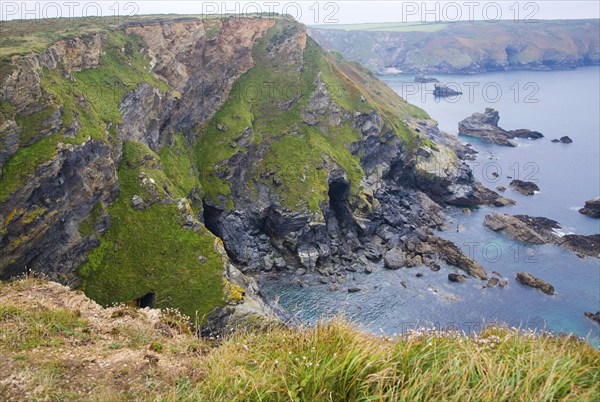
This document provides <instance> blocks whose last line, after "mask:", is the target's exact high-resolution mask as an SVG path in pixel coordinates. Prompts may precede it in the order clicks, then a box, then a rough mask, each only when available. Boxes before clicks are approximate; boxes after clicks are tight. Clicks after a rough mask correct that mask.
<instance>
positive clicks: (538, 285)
mask: <svg viewBox="0 0 600 402" xmlns="http://www.w3.org/2000/svg"><path fill="white" fill-rule="evenodd" d="M517 280H518V281H519V282H521V283H522V284H523V285H526V286H531V287H532V288H535V289H539V290H541V291H542V292H544V293H546V294H548V295H553V294H554V286H552V285H550V284H549V283H548V282H546V281H545V280H543V279H540V278H536V277H535V276H533V275H531V274H530V273H527V272H517Z"/></svg>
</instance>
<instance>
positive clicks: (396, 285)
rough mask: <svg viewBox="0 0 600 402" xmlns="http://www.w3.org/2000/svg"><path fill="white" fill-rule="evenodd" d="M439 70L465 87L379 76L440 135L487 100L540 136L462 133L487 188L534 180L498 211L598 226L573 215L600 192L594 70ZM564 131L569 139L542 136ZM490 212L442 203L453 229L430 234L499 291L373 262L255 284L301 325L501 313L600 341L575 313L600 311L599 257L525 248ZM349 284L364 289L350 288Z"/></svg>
mask: <svg viewBox="0 0 600 402" xmlns="http://www.w3.org/2000/svg"><path fill="white" fill-rule="evenodd" d="M435 77H436V78H438V79H440V81H443V82H449V83H453V84H452V85H455V86H458V88H459V89H461V90H462V91H463V93H464V94H463V96H461V97H460V99H458V98H454V99H442V100H436V99H434V98H433V95H432V92H433V84H421V85H416V84H413V83H411V82H410V81H412V78H413V77H412V76H395V77H384V80H385V81H386V82H387V84H388V85H390V87H392V88H393V89H394V90H395V91H396V92H398V93H399V94H400V95H402V96H403V97H404V98H405V99H407V101H409V102H411V103H413V104H415V105H417V106H420V107H422V108H423V109H425V110H426V111H427V112H428V113H429V114H430V116H431V117H432V118H434V119H436V120H437V121H438V122H439V126H440V129H442V130H444V131H446V132H448V133H451V134H456V133H457V124H458V122H459V121H460V120H462V119H464V118H465V117H467V116H469V115H471V114H472V113H474V112H483V110H484V109H485V108H486V107H493V108H495V109H497V110H499V112H500V122H499V125H500V127H502V128H504V129H507V130H512V129H518V128H527V129H531V130H536V131H540V132H542V133H543V134H544V136H545V138H543V139H539V140H524V139H517V140H516V142H517V144H518V147H517V148H509V147H501V146H498V145H494V144H487V143H483V142H481V141H478V140H477V139H474V138H469V137H461V140H462V141H463V142H470V143H471V144H472V145H473V147H474V148H475V149H477V150H478V151H479V154H478V156H477V159H476V161H474V162H470V164H471V167H472V169H473V172H474V174H475V176H476V177H477V178H478V180H480V181H481V182H482V183H483V184H484V185H486V186H487V187H489V188H491V189H494V188H495V187H496V186H500V185H502V186H506V187H508V183H510V181H511V180H512V178H515V179H517V178H518V179H521V180H528V181H536V182H537V184H538V186H539V187H540V192H538V193H536V194H535V195H534V196H531V197H525V196H522V195H521V194H519V193H517V192H515V191H512V190H510V189H508V190H506V192H505V193H504V195H505V196H507V197H508V198H512V199H514V200H515V201H516V202H517V205H515V206H513V207H506V208H502V209H499V211H500V212H505V213H509V214H527V215H532V216H544V217H547V218H550V219H554V220H556V221H558V223H559V224H560V225H561V226H562V231H563V232H564V233H578V234H593V233H600V221H599V220H594V219H591V218H588V217H586V216H584V215H581V214H580V213H579V212H578V209H579V208H580V207H581V206H582V205H583V203H584V201H585V200H587V199H590V198H593V197H596V196H598V195H600V121H599V115H598V110H599V109H600V95H599V94H598V91H597V89H598V88H599V87H600V68H598V67H588V68H581V69H578V70H573V71H554V72H529V71H524V72H501V73H489V74H478V75H468V76H465V75H446V76H435ZM470 88H471V89H470ZM484 88H486V89H485V90H484ZM498 88H499V89H500V92H501V95H500V96H498V95H497V94H498V93H499V92H498V91H497V90H498ZM494 91H496V92H494ZM564 135H568V136H569V137H571V138H572V139H573V141H574V142H573V143H572V144H556V143H552V142H551V141H550V140H551V139H553V138H560V137H562V136H564ZM492 172H496V173H498V175H499V177H498V178H496V177H494V176H493V175H492ZM508 176H510V178H509V177H508ZM494 210H498V209H495V208H480V209H478V210H473V211H472V213H471V214H469V215H465V214H463V213H462V211H461V209H459V208H448V209H447V210H446V212H447V214H448V216H449V218H450V220H451V224H450V225H449V226H450V228H451V229H450V230H447V231H444V232H440V233H438V234H439V235H440V236H442V237H444V238H447V239H449V240H452V241H454V242H455V243H456V244H457V245H459V246H460V247H461V248H462V249H463V250H464V251H465V252H467V253H469V254H470V255H471V256H472V257H473V258H474V259H475V260H477V261H478V262H479V263H481V265H482V266H483V267H484V268H485V269H486V270H487V271H488V273H491V272H492V271H497V272H498V273H499V274H500V275H502V277H504V278H506V279H508V282H509V285H508V286H507V287H506V288H504V289H501V288H493V289H482V285H483V284H484V283H483V282H481V281H479V280H476V279H472V278H470V279H468V280H467V282H465V283H462V284H454V283H449V282H448V280H447V274H448V273H449V272H454V271H457V270H456V269H455V268H453V267H449V266H445V265H443V266H442V270H440V271H439V272H431V271H430V270H429V269H428V268H426V267H421V268H403V269H400V270H398V271H389V270H386V269H384V268H383V267H382V266H381V265H375V266H374V267H373V269H374V272H373V273H372V274H370V275H366V274H364V273H349V275H348V279H347V281H346V282H345V283H343V284H340V285H339V290H337V291H331V290H328V287H329V285H328V284H327V285H325V284H321V283H319V281H318V279H319V277H318V276H310V275H309V276H305V277H304V278H303V280H304V281H305V282H307V283H308V284H309V286H307V287H301V286H299V285H298V284H296V283H294V281H293V279H294V275H293V274H285V275H283V276H282V275H281V274H278V275H263V276H261V277H260V278H259V280H260V283H261V289H262V291H263V294H264V295H265V296H266V297H267V298H268V299H270V300H277V301H278V302H279V304H280V305H281V306H283V307H284V308H286V309H287V310H288V311H289V312H290V313H291V314H293V315H294V316H295V317H296V318H298V319H299V320H301V321H303V322H307V323H314V322H316V321H317V320H318V319H319V318H321V317H324V316H332V315H340V314H341V315H345V316H347V317H348V318H350V319H351V320H352V321H353V322H355V323H357V324H358V325H359V326H361V327H363V328H364V329H366V330H369V331H371V332H374V333H380V332H383V333H385V334H387V335H392V334H394V333H401V332H403V331H406V330H408V329H415V328H419V327H422V326H425V327H433V326H435V327H437V328H440V327H442V328H444V327H446V328H448V327H450V328H456V329H459V330H462V331H464V332H467V333H468V332H470V331H472V330H477V329H479V328H480V327H481V325H483V324H485V323H492V322H503V323H506V324H508V325H509V326H522V327H527V328H532V329H546V330H551V331H554V332H566V333H574V334H576V335H578V336H583V337H585V336H589V337H590V340H591V341H592V342H593V343H594V344H596V345H600V326H599V325H598V324H596V323H595V322H593V321H591V320H589V319H588V318H586V317H584V315H583V313H584V312H585V311H593V312H595V311H598V310H600V260H598V259H595V258H584V259H582V258H579V257H577V256H576V255H575V254H574V253H571V252H569V251H566V250H563V249H561V248H559V247H557V246H554V245H542V246H535V247H533V246H529V245H525V244H523V243H519V242H515V241H513V240H511V239H509V238H507V237H505V236H503V235H501V234H497V233H494V232H492V231H491V230H489V229H487V228H485V227H484V226H483V225H482V222H483V218H484V217H485V215H486V214H489V213H491V212H493V211H494ZM457 227H458V228H459V230H457ZM519 271H526V272H530V273H531V274H533V275H535V276H539V277H541V278H543V279H545V280H546V281H548V282H550V283H551V284H552V285H554V287H555V288H556V295H554V296H548V295H546V294H544V293H542V292H540V291H537V290H535V289H531V288H526V287H524V286H522V285H520V284H519V283H518V282H516V280H515V274H516V272H519ZM417 273H421V274H423V276H421V277H417V276H416V274H417ZM350 287H357V288H360V289H361V290H360V291H358V292H356V293H349V292H348V288H350Z"/></svg>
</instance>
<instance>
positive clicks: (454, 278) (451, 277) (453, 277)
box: [448, 272, 467, 283]
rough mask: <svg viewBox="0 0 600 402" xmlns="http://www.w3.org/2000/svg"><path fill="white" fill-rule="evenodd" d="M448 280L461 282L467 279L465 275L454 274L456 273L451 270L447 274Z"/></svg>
mask: <svg viewBox="0 0 600 402" xmlns="http://www.w3.org/2000/svg"><path fill="white" fill-rule="evenodd" d="M448 280H449V281H450V282H457V283H463V282H464V281H466V280H467V277H466V275H463V274H456V273H454V272H452V273H449V274H448Z"/></svg>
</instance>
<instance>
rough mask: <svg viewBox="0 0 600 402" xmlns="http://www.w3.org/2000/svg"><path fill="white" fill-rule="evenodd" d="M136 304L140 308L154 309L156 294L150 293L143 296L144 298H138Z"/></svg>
mask: <svg viewBox="0 0 600 402" xmlns="http://www.w3.org/2000/svg"><path fill="white" fill-rule="evenodd" d="M135 304H136V306H138V308H146V307H149V308H154V306H155V304H156V293H154V292H149V293H146V294H145V295H143V296H142V297H138V298H137V299H135Z"/></svg>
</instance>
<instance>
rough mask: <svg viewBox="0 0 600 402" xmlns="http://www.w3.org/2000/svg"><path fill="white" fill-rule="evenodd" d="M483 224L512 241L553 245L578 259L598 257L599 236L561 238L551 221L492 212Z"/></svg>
mask: <svg viewBox="0 0 600 402" xmlns="http://www.w3.org/2000/svg"><path fill="white" fill-rule="evenodd" d="M483 224H484V225H485V226H487V227H488V228H490V229H492V230H493V231H495V232H503V233H504V234H506V235H507V236H509V237H511V238H512V239H515V240H518V241H522V242H525V243H533V244H546V243H553V244H556V245H557V246H560V247H562V248H564V249H567V250H569V251H572V252H574V253H576V254H577V255H578V256H579V257H596V258H599V257H600V234H595V235H577V234H568V235H564V236H561V235H559V234H558V233H557V232H556V231H557V230H560V229H561V226H560V225H559V224H558V222H556V221H554V220H552V219H548V218H544V217H541V216H539V217H535V216H528V215H515V216H511V215H507V214H501V213H498V212H494V213H492V214H489V215H486V217H485V218H484V220H483Z"/></svg>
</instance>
